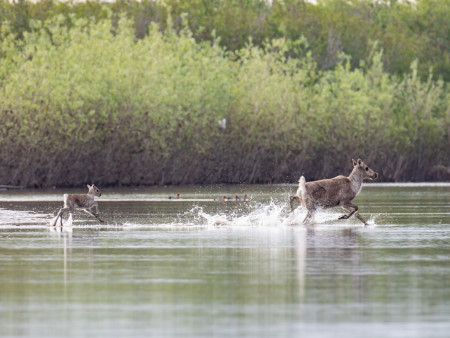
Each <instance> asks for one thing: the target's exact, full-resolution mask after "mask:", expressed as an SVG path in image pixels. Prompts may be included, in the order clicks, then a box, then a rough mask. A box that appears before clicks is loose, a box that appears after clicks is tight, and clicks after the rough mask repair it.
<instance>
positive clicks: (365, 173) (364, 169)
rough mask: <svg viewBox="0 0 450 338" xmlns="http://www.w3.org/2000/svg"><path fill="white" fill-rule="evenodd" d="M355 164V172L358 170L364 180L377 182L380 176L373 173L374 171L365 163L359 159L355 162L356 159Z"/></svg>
mask: <svg viewBox="0 0 450 338" xmlns="http://www.w3.org/2000/svg"><path fill="white" fill-rule="evenodd" d="M352 162H353V167H354V169H353V170H355V169H356V170H358V171H359V173H360V174H361V176H362V177H363V179H366V178H367V179H369V180H372V181H373V180H375V179H377V178H378V174H377V173H376V172H375V171H373V170H372V169H370V168H369V167H368V166H367V165H366V164H364V162H363V161H362V160H361V159H360V158H358V160H357V161H355V160H354V159H352Z"/></svg>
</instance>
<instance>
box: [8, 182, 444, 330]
mask: <svg viewBox="0 0 450 338" xmlns="http://www.w3.org/2000/svg"><path fill="white" fill-rule="evenodd" d="M86 191H87V189H76V190H46V191H42V190H20V191H19V190H18V191H2V192H0V336H1V337H26V336H32V337H62V336H64V337H91V336H92V337H94V336H95V337H140V336H146V337H148V336H151V337H165V336H183V337H185V336H186V337H210V336H218V337H221V336H226V337H230V336H232V337H235V336H241V337H242V336H246V337H275V336H276V337H299V336H307V337H329V336H333V337H341V336H342V337H344V336H345V337H361V336H365V337H380V336H383V337H448V336H449V335H450V333H449V332H450V184H445V183H442V184H367V185H365V186H364V187H363V189H362V191H361V193H360V195H359V196H358V197H357V198H356V200H355V203H356V204H358V205H359V207H360V213H361V215H362V216H363V217H364V218H366V219H367V220H368V223H369V225H368V226H364V225H363V224H362V223H361V222H359V221H358V220H357V219H356V218H351V219H349V220H338V217H339V216H340V215H342V212H343V211H342V210H339V209H336V210H334V209H333V210H326V211H321V212H319V213H318V214H317V215H316V217H315V219H314V223H313V224H311V225H307V226H304V225H302V224H301V220H302V219H303V217H304V216H305V212H304V211H303V210H302V209H301V208H297V209H296V210H295V211H294V213H290V209H289V205H288V204H289V203H288V197H289V195H291V194H293V193H294V192H295V191H296V186H295V185H250V186H249V185H219V186H198V187H197V186H190V187H169V188H145V189H144V188H139V189H103V190H102V197H100V198H98V202H99V207H100V215H101V217H102V218H103V219H104V220H105V223H102V224H99V223H98V221H96V220H95V219H92V218H89V215H87V214H85V213H80V212H76V213H74V215H73V221H72V222H71V221H70V220H65V223H64V226H63V227H49V226H47V223H48V222H49V221H50V220H51V219H52V217H53V215H54V211H55V210H57V209H58V208H60V207H61V206H62V195H63V194H64V193H85V192H86ZM177 192H179V193H180V199H179V200H174V199H169V198H168V197H169V196H175V195H176V193H177ZM235 194H237V195H239V196H241V197H242V196H243V195H244V194H247V195H248V198H249V200H248V201H246V202H234V201H227V202H216V201H214V200H213V199H214V198H219V199H220V197H221V196H223V195H226V196H230V197H231V196H234V195H235Z"/></svg>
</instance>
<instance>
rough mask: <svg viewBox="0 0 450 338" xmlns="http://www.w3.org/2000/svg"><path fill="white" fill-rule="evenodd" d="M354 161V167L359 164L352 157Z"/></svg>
mask: <svg viewBox="0 0 450 338" xmlns="http://www.w3.org/2000/svg"><path fill="white" fill-rule="evenodd" d="M352 163H353V166H354V167H356V166H357V165H358V163H356V161H355V160H354V159H352Z"/></svg>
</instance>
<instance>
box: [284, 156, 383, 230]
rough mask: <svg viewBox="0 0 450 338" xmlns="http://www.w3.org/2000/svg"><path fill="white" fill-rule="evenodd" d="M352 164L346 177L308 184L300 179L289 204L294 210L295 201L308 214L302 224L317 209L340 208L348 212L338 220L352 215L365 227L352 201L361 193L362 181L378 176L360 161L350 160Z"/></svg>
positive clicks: (307, 220) (306, 221) (302, 178)
mask: <svg viewBox="0 0 450 338" xmlns="http://www.w3.org/2000/svg"><path fill="white" fill-rule="evenodd" d="M352 162H353V171H352V172H351V173H350V175H349V176H348V177H346V176H337V177H334V178H330V179H324V180H319V181H312V182H308V183H306V181H305V178H304V177H303V176H302V177H301V178H300V180H299V188H298V190H297V194H296V195H294V196H291V198H290V203H291V210H293V208H294V207H293V202H294V201H295V200H296V201H298V202H299V203H300V204H301V205H302V206H303V207H304V208H306V209H307V211H308V212H307V214H306V217H305V219H304V220H303V224H306V223H308V222H309V220H310V219H311V217H312V216H313V215H314V212H315V211H316V210H317V209H318V208H325V209H326V208H333V207H338V206H340V207H343V208H344V209H346V210H348V211H349V213H348V214H346V215H343V216H341V217H340V219H347V218H349V217H351V216H352V215H353V214H354V215H355V216H356V217H357V218H358V219H359V220H360V221H361V222H363V223H364V224H365V225H367V222H366V221H365V220H364V219H363V218H362V217H361V215H360V214H359V213H358V206H357V205H356V204H354V203H352V201H353V199H354V198H355V197H356V196H357V195H358V193H359V192H360V191H361V188H362V184H363V180H364V179H371V180H374V179H376V178H377V177H378V174H377V173H376V172H374V171H373V170H371V169H370V168H369V167H368V166H367V165H365V164H364V163H363V161H362V160H361V159H358V161H355V160H352Z"/></svg>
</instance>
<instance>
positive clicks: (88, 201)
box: [50, 184, 103, 226]
mask: <svg viewBox="0 0 450 338" xmlns="http://www.w3.org/2000/svg"><path fill="white" fill-rule="evenodd" d="M87 187H88V189H89V191H88V193H87V194H65V195H64V207H63V208H61V209H59V211H58V214H57V215H56V218H55V219H54V221H53V222H51V224H50V225H52V226H55V225H56V223H57V222H58V220H59V219H60V220H61V222H62V217H63V215H64V213H65V212H69V213H70V214H72V213H73V211H74V210H76V209H81V210H83V211H84V212H86V213H88V214H89V215H91V216H94V217H95V218H96V219H98V220H99V221H100V222H103V220H102V219H100V218H99V216H98V203H97V202H95V200H94V198H95V196H97V197H100V196H101V195H102V193H101V192H100V189H99V188H97V187H96V186H95V185H89V184H88V185H87ZM94 208H95V211H96V212H95V213H94V211H93V209H94Z"/></svg>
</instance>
